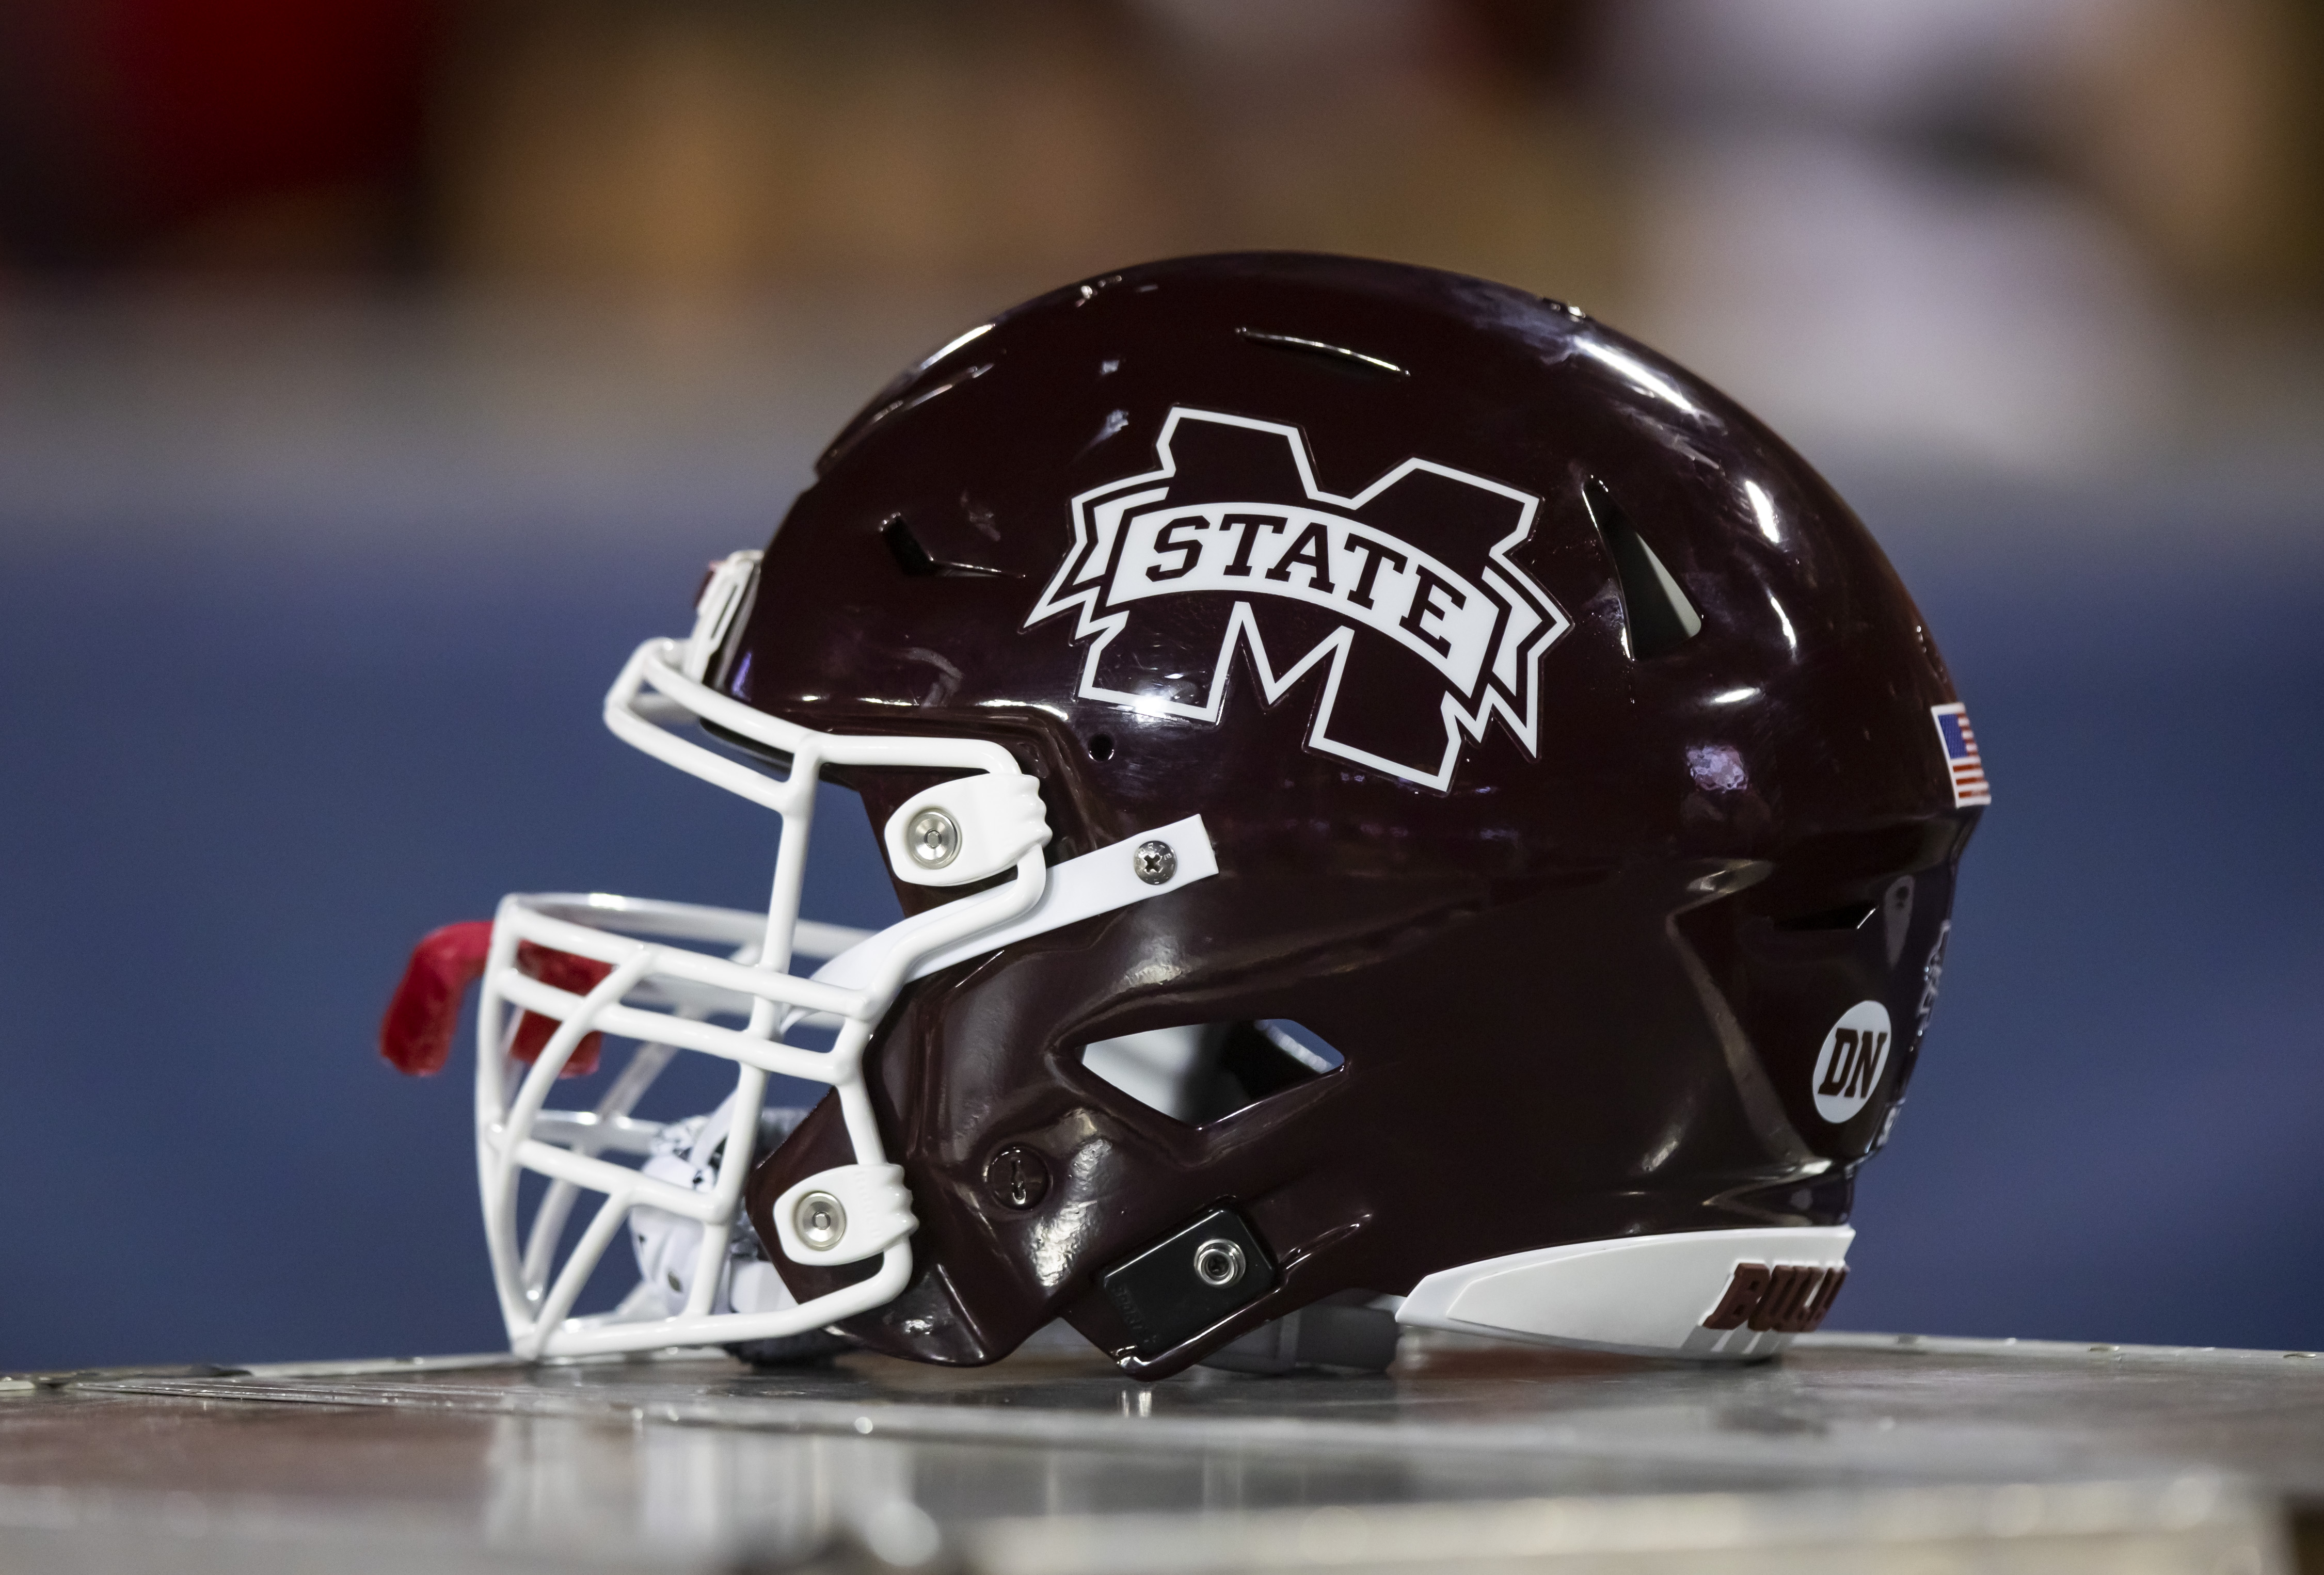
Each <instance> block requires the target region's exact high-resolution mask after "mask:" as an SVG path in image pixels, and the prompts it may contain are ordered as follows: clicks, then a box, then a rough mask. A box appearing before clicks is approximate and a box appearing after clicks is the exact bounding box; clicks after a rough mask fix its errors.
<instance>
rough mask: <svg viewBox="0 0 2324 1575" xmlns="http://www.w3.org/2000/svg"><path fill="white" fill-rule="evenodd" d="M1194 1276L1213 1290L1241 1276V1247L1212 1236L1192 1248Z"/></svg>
mask: <svg viewBox="0 0 2324 1575" xmlns="http://www.w3.org/2000/svg"><path fill="white" fill-rule="evenodd" d="M1194 1276H1195V1277H1196V1278H1197V1279H1199V1280H1201V1281H1202V1282H1203V1284H1204V1285H1209V1286H1210V1287H1212V1288H1213V1290H1224V1289H1225V1288H1226V1287H1227V1286H1229V1285H1233V1284H1234V1283H1235V1282H1236V1281H1237V1280H1239V1279H1240V1278H1242V1248H1240V1247H1237V1246H1236V1245H1235V1244H1234V1243H1233V1242H1231V1241H1222V1240H1221V1239H1219V1238H1217V1237H1215V1236H1213V1237H1212V1238H1211V1239H1209V1240H1208V1241H1205V1242H1203V1244H1202V1245H1201V1246H1200V1247H1198V1248H1194Z"/></svg>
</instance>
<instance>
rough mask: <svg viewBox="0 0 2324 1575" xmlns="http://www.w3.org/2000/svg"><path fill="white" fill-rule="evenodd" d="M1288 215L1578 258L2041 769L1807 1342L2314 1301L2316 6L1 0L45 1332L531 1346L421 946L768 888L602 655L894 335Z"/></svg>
mask: <svg viewBox="0 0 2324 1575" xmlns="http://www.w3.org/2000/svg"><path fill="white" fill-rule="evenodd" d="M1258 246H1285V247H1300V248H1307V249H1321V250H1334V251H1345V252H1354V253H1370V254H1375V255H1381V256H1388V257H1395V258H1400V259H1406V260H1410V261H1415V262H1421V263H1431V264H1434V265H1438V266H1442V267H1448V268H1454V269H1460V270H1463V271H1467V272H1475V273H1480V274H1484V275H1488V276H1490V277H1494V278H1498V279H1501V280H1505V281H1509V282H1512V283H1516V284H1520V285H1523V286H1526V287H1528V288H1532V289H1535V290H1541V291H1543V292H1544V293H1546V294H1549V295H1553V296H1556V297H1558V298H1560V299H1571V300H1573V301H1576V302H1578V303H1580V304H1582V306H1584V307H1586V308H1588V309H1590V310H1591V312H1592V313H1593V314H1594V315H1596V316H1598V317H1600V318H1603V319H1605V320H1607V321H1609V322H1611V323H1612V324H1614V325H1615V326H1617V327H1621V328H1623V329H1625V330H1627V331H1629V332H1631V333H1633V334H1636V335H1637V336H1639V337H1642V338H1644V339H1646V341H1648V342H1649V343H1652V344H1654V345H1657V346H1658V347H1659V348H1662V349H1664V350H1665V351H1667V352H1668V353H1670V354H1672V355H1674V356H1676V357H1677V358H1679V359H1680V360H1682V361H1683V362H1686V363H1688V364H1691V365H1692V366H1694V367H1695V368H1697V369H1698V370H1699V371H1701V372H1702V373H1705V374H1706V375H1708V376H1710V377H1711V378H1712V379H1713V380H1714V381H1716V382H1720V383H1721V384H1722V385H1724V386H1725V387H1727V388H1728V389H1729V391H1731V392H1733V393H1734V394H1735V395H1737V396H1738V398H1739V399H1741V400H1742V401H1744V402H1745V403H1746V404H1748V405H1749V406H1751V407H1752V408H1754V409H1755V410H1757V411H1758V412H1759V413H1760V414H1762V415H1763V416H1765V417H1766V418H1767V419H1769V420H1770V421H1772V422H1773V424H1774V425H1775V427H1776V428H1778V429H1779V430H1781V431H1783V432H1784V434H1785V435H1786V436H1787V437H1790V438H1791V440H1792V441H1793V442H1794V444H1795V445H1796V446H1797V447H1800V448H1801V449H1802V450H1803V452H1804V453H1805V454H1806V455H1807V456H1809V458H1810V459H1811V460H1812V461H1813V462H1814V463H1816V464H1817V465H1820V466H1821V467H1822V468H1823V469H1824V470H1825V471H1826V473H1827V474H1829V475H1831V477H1832V479H1833V480H1834V481H1835V482H1836V483H1837V484H1839V485H1840V489H1841V491H1842V492H1843V493H1846V494H1847V495H1849V497H1850V498H1851V499H1852V500H1853V501H1854V502H1856V504H1857V506H1858V510H1859V511H1861V512H1862V513H1863V514H1864V515H1865V517H1866V519H1867V521H1868V522H1869V523H1870V525H1871V526H1872V528H1873V529H1874V530H1875V531H1876V533H1877V534H1878V535H1879V536H1880V537H1881V539H1882V540H1883V541H1884V543H1885V544H1886V546H1887V548H1888V549H1889V551H1890V553H1891V555H1892V556H1893V557H1895V559H1896V561H1897V563H1898V565H1899V566H1900V567H1901V568H1902V569H1903V570H1904V574H1905V576H1906V578H1907V580H1908V582H1909V583H1910V584H1911V585H1913V586H1914V590H1915V592H1916V594H1917V595H1918V596H1919V598H1920V600H1921V602H1922V604H1923V608H1924V609H1925V610H1926V611H1927V612H1928V613H1929V615H1930V618H1931V621H1932V625H1933V627H1934V628H1935V630H1936V631H1937V632H1938V634H1939V636H1940V638H1941V640H1942V642H1943V644H1944V647H1945V649H1946V651H1947V654H1948V656H1949V658H1950V661H1951V664H1952V667H1953V669H1954V672H1955V674H1956V676H1957V677H1958V678H1959V680H1960V685H1961V687H1962V691H1963V694H1964V696H1965V697H1966V698H1967V699H1968V700H1969V703H1970V705H1971V708H1972V712H1973V714H1974V715H1975V716H1976V718H1977V723H1978V732H1979V735H1980V738H1981V740H1982V741H1983V742H1984V744H1985V749H1986V753H1987V760H1988V763H1989V766H1990V769H1991V771H1992V775H1993V777H1994V779H1995V783H1996V792H1997V803H1996V806H1995V808H1994V809H1993V810H1992V811H1991V812H1990V814H1989V815H1988V817H1987V822H1986V824H1985V827H1984V829H1983V830H1982V831H1981V833H1980V834H1979V836H1978V843H1977V846H1976V847H1975V848H1974V849H1973V851H1972V852H1971V854H1970V857H1969V862H1968V866H1967V872H1966V873H1967V879H1966V881H1965V883H1964V888H1963V893H1962V897H1961V900H1960V910H1959V912H1958V914H1957V926H1956V932H1955V941H1954V944H1953V948H1952V954H1951V958H1950V965H1949V969H1948V973H1947V996H1946V999H1945V1000H1944V1002H1943V1004H1942V1006H1941V1008H1940V1009H1939V1011H1938V1014H1937V1018H1936V1028H1935V1031H1934V1035H1933V1038H1932V1045H1931V1048H1930V1051H1929V1054H1928V1055H1927V1056H1926V1057H1925V1058H1924V1060H1923V1064H1922V1070H1921V1072H1920V1073H1919V1076H1918V1078H1917V1080H1916V1082H1915V1085H1914V1092H1913V1099H1912V1108H1911V1110H1909V1112H1908V1113H1907V1114H1906V1116H1905V1117H1904V1119H1903V1121H1902V1122H1901V1123H1900V1125H1899V1127H1898V1131H1897V1137H1896V1139H1895V1143H1894V1144H1893V1146H1892V1147H1891V1148H1890V1149H1889V1151H1888V1152H1887V1154H1886V1156H1883V1157H1882V1159H1881V1160H1880V1162H1879V1163H1877V1164H1876V1165H1872V1166H1871V1167H1870V1168H1869V1169H1868V1170H1867V1172H1866V1173H1865V1175H1864V1178H1863V1180H1862V1183H1861V1184H1860V1189H1859V1194H1858V1195H1859V1201H1860V1207H1859V1212H1858V1223H1859V1226H1860V1227H1862V1228H1863V1229H1864V1230H1865V1235H1864V1237H1863V1239H1862V1241H1861V1243H1860V1245H1859V1247H1858V1252H1857V1257H1856V1261H1857V1263H1858V1274H1857V1276H1856V1277H1855V1279H1854V1280H1853V1281H1852V1282H1851V1284H1850V1286H1849V1294H1848V1296H1847V1297H1846V1298H1844V1299H1843V1300H1842V1301H1841V1302H1840V1304H1839V1309H1838V1312H1837V1313H1836V1314H1835V1319H1834V1322H1835V1323H1836V1324H1840V1325H1846V1326H1849V1327H1855V1328H1884V1329H1914V1330H1922V1331H1929V1332H1936V1333H1958V1334H1987V1335H2021V1336H2043V1337H2056V1338H2065V1339H2074V1340H2152V1341H2170V1342H2186V1343H2197V1344H2249V1345H2262V1346H2282V1347H2315V1346H2319V1345H2324V1252H2319V1244H2324V1157H2319V1154H2324V1144H2319V1130H2324V1119H2319V1118H2324V1028H2319V1009H2318V999H2317V998H2318V994H2319V985H2324V908H2319V905H2318V904H2317V903H2316V902H2314V901H2311V900H2310V898H2309V897H2308V893H2307V891H2306V888H2305V885H2304V882H2305V880H2307V879H2308V878H2309V875H2308V872H2307V871H2308V866H2309V865H2310V863H2312V862H2313V861H2315V858H2316V856H2317V855H2316V852H2315V844H2314V843H2313V842H2312V840H2311V837H2312V832H2313V828H2314V826H2315V825H2316V824H2317V822H2318V819H2319V812H2318V809H2317V805H2318V803H2319V788H2324V8H2319V6H2318V5H2315V4H2313V3H2312V0H2307V3H2301V0H1540V3H1535V4H1528V3H1527V0H945V3H941V4H939V3H935V0H928V3H920V4H914V3H907V0H877V3H874V0H862V3H859V4H855V5H848V6H844V7H839V6H827V5H809V4H806V3H804V0H661V3H659V4H611V3H602V0H540V3H538V4H530V3H520V0H466V3H463V0H432V3H430V0H330V3H328V4H325V3H323V0H87V3H85V4H75V5H58V4H54V3H53V0H49V3H42V0H7V3H5V4H0V659H5V663H6V668H5V670H6V674H7V682H6V683H5V686H0V1000H5V1003H6V1011H5V1027H0V1122H5V1133H6V1137H5V1141H0V1232H5V1239H7V1240H10V1241H13V1242H14V1244H15V1246H14V1248H13V1249H12V1251H11V1264H10V1267H9V1268H8V1270H7V1271H6V1273H5V1277H0V1368H27V1367H32V1368H39V1367H65V1366H73V1365H81V1364H94V1363H111V1362H124V1361H144V1360H178V1359H217V1360H235V1359H290V1358H296V1357H323V1356H350V1355H358V1354H373V1353H383V1352H405V1351H428V1350H449V1349H489V1348H492V1347H493V1346H496V1345H498V1344H499V1343H500V1336H499V1332H498V1329H497V1323H496V1319H495V1317H494V1314H493V1308H492V1305H491V1300H490V1296H489V1293H488V1288H487V1285H486V1281H485V1278H484V1255H483V1248H482V1243H481V1239H480V1233H479V1230H478V1228H477V1226H476V1224H475V1216H474V1208H475V1205H474V1201H473V1195H474V1194H473V1188H474V1180H473V1176H474V1171H473V1160H472V1157H471V1150H470V1147H469V1139H468V1136H467V1130H468V1128H467V1123H468V1094H467V1091H466V1079H465V1074H464V1070H463V1069H456V1071H455V1073H453V1074H451V1075H448V1076H447V1077H445V1078H442V1079H438V1080H437V1081H436V1082H433V1083H428V1084H408V1083H405V1082H402V1081H401V1080H400V1079H398V1078H396V1077H395V1076H393V1075H392V1073H389V1072H388V1071H387V1069H386V1068H385V1067H384V1066H383V1065H382V1064H380V1063H379V1062H378V1061H377V1059H376V1058H375V1056H374V1053H373V1048H372V1035H373V1032H374V1026H375V1024H376V1021H377V1015H378V1012H379V1009H380V1008H381V1006H382V1005H383V1002H384V999H385V997H386V993H387V991H388V990H389V988H390V986H391V985H392V981H393V980H394V978H395V977H396V975H397V972H398V971H399V970H400V968H401V963H402V960H403V956H404V953H405V950H406V948H407V947H408V946H409V944H410V942H411V941H412V939H413V938H414V937H416V936H417V935H419V934H420V932H421V931H423V930H425V929H427V928H429V927H430V926H434V925H436V924H438V923H441V922H445V921H447V920H449V919H453V918H459V917H468V916H483V915H484V914H487V913H488V912H489V911H490V908H491V905H492V903H493V900H494V899H495V898H497V897H498V896H499V894H500V893H502V892H503V891H504V890H508V889H561V888H572V887H596V888H601V889H614V890H630V891H637V892H641V893H650V894H658V895H668V896H674V897H689V898H702V899H707V900H723V901H731V902H735V903H738V904H749V903H752V902H753V901H754V900H756V899H758V898H759V895H760V889H761V884H762V882H763V880H764V874H765V870H766V868H767V858H768V855H769V853H770V831H769V828H768V827H766V826H765V825H762V824H760V819H761V817H759V816H756V815H752V814H750V813H748V812H746V811H744V810H743V809H742V808H741V807H739V806H734V805H732V804H719V803H716V802H714V801H713V800H715V798H716V797H719V796H717V795H715V794H711V793H709V792H707V791H706V790H702V789H699V788H696V787H695V786H694V785H693V784H691V783H688V782H685V781H682V780H679V779H678V778H676V777H675V774H673V773H669V772H667V771H666V770H664V769H661V768H659V767H656V766H654V765H652V764H651V763H650V762H649V761H647V760H644V759H643V758H642V757H639V756H636V755H634V754H632V752H631V751H627V750H625V749H622V747H621V746H619V745H618V744H617V743H615V742H614V741H613V740H612V739H611V738H610V737H608V736H607V735H605V734H604V732H603V731H602V729H601V728H600V727H599V724H598V723H597V721H596V715H595V714H596V703H597V697H598V695H600V694H601V692H602V689H603V686H604V684H605V683H606V682H607V681H608V680H609V679H610V677H612V675H613V671H614V669H615V668H616V667H617V665H618V664H619V662H620V660H621V659H622V656H623V655H624V654H625V653H626V652H627V650H628V649H630V647H631V646H632V643H633V642H634V641H635V640H637V639H639V638H641V637H642V636H644V635H646V634H649V633H659V632H673V631H678V630H679V629H680V628H682V627H683V624H684V622H685V619H686V616H687V599H688V597H689V595H690V594H691V592H692V590H693V588H694V585H695V583H696V576H698V574H699V572H700V566H701V564H702V563H703V561H704V560H705V558H707V557H711V556H713V555H715V554H717V553H720V552H724V551H725V550H727V549H728V548H733V547H736V546H742V545H754V544H757V543H759V542H761V541H762V540H763V539H765V538H766V537H767V535H768V534H769V533H770V530H771V528H772V526H773V524H774V522H775V520H777V519H778V518H779V516H780V514H781V511H782V510H783V508H784V507H785V505H786V503H787V502H788V499H789V497H790V495H791V494H792V493H794V492H795V491H796V490H797V489H798V487H799V486H800V485H801V484H803V483H804V481H805V479H806V477H807V466H808V463H809V461H810V460H811V458H812V456H813V455H814V453H815V452H816V448H817V447H819V445H820V443H821V442H822V440H823V439H824V438H825V437H827V436H828V435H829V434H830V433H831V432H832V431H833V430H834V429H835V428H836V427H837V426H838V424H839V423H840V422H841V421H842V420H843V419H844V418H845V417H846V415H847V414H849V413H850V411H851V410H853V408H854V406H855V405H856V404H857V403H859V402H860V401H862V400H863V399H864V398H866V397H868V395H869V394H870V393H871V391H873V390H874V389H876V388H877V387H878V386H879V385H880V384H881V382H884V381H885V380H886V378H887V377H888V375H889V374H890V373H891V372H892V371H893V370H895V369H896V368H897V367H898V366H899V365H900V364H902V363H903V362H904V361H906V360H907V359H908V357H910V356H911V355H914V354H916V353H918V352H919V351H921V350H923V349H925V348H926V347H927V346H928V345H933V344H936V343H939V342H941V341H943V340H945V339H946V338H948V337H950V336H952V335H953V334H954V333H955V332H956V331H958V329H959V328H961V327H964V326H966V325H968V324H970V323H973V322H974V321H976V320H979V319H980V318H982V317H983V316H985V315H987V314H989V313H990V312H991V310H993V309H996V308H999V307H1001V306H1004V305H1006V304H1008V303H1010V302H1011V301H1013V300H1015V299H1019V298H1020V297H1023V296H1025V295H1028V294H1030V293H1033V292H1035V291H1037V290H1042V289H1045V288H1047V287H1050V286H1052V285H1055V284H1058V283H1062V282H1065V281H1068V280H1070V279H1073V278H1074V277H1077V276H1081V275H1085V274H1089V273H1093V272H1101V271H1102V270H1104V269H1106V268H1109V267H1111V266H1115V265H1119V264H1121V263H1129V262H1134V261H1139V260H1143V259H1146V258H1148V257H1153V256H1158V255H1166V254H1170V253H1187V252H1199V251H1211V250H1220V249H1228V248H1239V247H1258ZM815 880H816V887H815V889H813V891H812V894H811V895H812V904H811V908H810V911H817V912H819V913H820V916H825V917H830V918H835V919H842V920H852V921H855V922H877V921H878V920H879V918H880V916H881V912H882V911H883V910H884V909H886V908H887V907H888V906H889V898H887V897H886V895H885V892H884V890H883V889H881V888H880V886H879V884H878V878H877V873H876V869H875V867H874V866H873V864H872V861H871V844H870V840H869V837H868V834H867V835H865V836H864V837H863V838H862V842H861V843H860V844H859V845H858V846H857V847H855V848H854V849H853V850H849V849H844V848H843V849H838V850H836V851H835V852H834V853H833V855H832V857H831V858H830V859H829V860H828V861H825V864H824V865H823V866H822V867H821V868H819V869H818V870H817V871H816V877H815ZM1545 1031H1552V1032H1554V1025H1545ZM464 1055H465V1048H464Z"/></svg>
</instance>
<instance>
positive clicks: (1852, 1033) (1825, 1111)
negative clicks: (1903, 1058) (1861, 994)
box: [1815, 1000, 1888, 1126]
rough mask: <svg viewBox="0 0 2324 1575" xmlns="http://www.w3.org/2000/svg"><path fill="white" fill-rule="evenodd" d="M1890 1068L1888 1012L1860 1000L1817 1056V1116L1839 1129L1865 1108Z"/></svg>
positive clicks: (1842, 1016) (1874, 1002) (1844, 1015)
mask: <svg viewBox="0 0 2324 1575" xmlns="http://www.w3.org/2000/svg"><path fill="white" fill-rule="evenodd" d="M1887 1064H1888V1009H1887V1008H1886V1007H1885V1006H1882V1005H1881V1004H1880V1003H1879V1002H1878V1001H1877V1000H1860V1001H1858V1002H1857V1003H1856V1004H1855V1005H1854V1006H1852V1007H1850V1008H1849V1009H1847V1010H1846V1011H1844V1012H1842V1013H1840V1021H1838V1022H1836V1023H1834V1024H1833V1025H1832V1026H1831V1033H1829V1034H1826V1035H1825V1036H1823V1050H1822V1052H1821V1054H1820V1055H1817V1056H1816V1064H1815V1106H1816V1114H1817V1115H1819V1116H1821V1117H1822V1118H1823V1119H1825V1120H1827V1121H1830V1122H1831V1123H1832V1124H1833V1125H1834V1126H1838V1125H1839V1124H1840V1122H1842V1121H1845V1120H1847V1119H1849V1117H1850V1116H1853V1115H1854V1114H1856V1112H1857V1111H1858V1110H1862V1109H1863V1108H1864V1101H1867V1100H1868V1099H1870V1098H1871V1097H1872V1091H1873V1089H1874V1088H1875V1087H1876V1086H1877V1084H1878V1083H1879V1082H1880V1073H1882V1071H1884V1070H1885V1069H1886V1066H1887Z"/></svg>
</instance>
